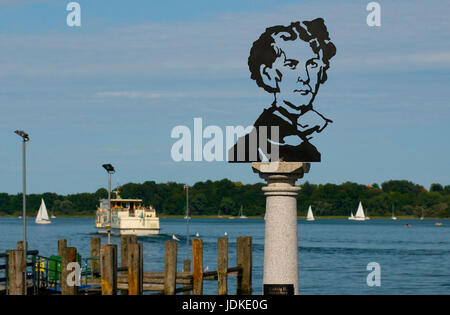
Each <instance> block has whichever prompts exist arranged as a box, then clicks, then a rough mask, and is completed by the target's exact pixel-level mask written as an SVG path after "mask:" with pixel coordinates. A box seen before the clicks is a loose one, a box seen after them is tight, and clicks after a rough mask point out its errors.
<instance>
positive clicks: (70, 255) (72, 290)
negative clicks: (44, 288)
mask: <svg viewBox="0 0 450 315" xmlns="http://www.w3.org/2000/svg"><path fill="white" fill-rule="evenodd" d="M61 250H62V256H61V279H60V286H61V294H62V295H77V294H78V287H77V286H76V285H70V284H69V283H68V279H67V278H68V276H69V274H70V273H72V272H73V271H74V270H70V269H69V270H67V265H68V264H69V263H72V262H77V249H76V248H75V247H66V248H63V249H61ZM75 277H76V275H75ZM72 280H73V281H74V282H76V281H77V279H72Z"/></svg>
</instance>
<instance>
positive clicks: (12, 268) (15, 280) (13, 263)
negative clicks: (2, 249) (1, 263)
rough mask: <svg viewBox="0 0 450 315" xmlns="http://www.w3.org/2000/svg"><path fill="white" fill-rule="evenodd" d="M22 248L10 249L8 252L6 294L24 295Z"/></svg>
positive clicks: (24, 281)
mask: <svg viewBox="0 0 450 315" xmlns="http://www.w3.org/2000/svg"><path fill="white" fill-rule="evenodd" d="M25 263H26V260H25V257H24V252H23V250H11V251H9V253H8V294H9V295H25V287H26V280H25V268H26V267H25V266H26V264H25Z"/></svg>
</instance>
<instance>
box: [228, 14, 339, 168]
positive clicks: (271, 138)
mask: <svg viewBox="0 0 450 315" xmlns="http://www.w3.org/2000/svg"><path fill="white" fill-rule="evenodd" d="M335 54H336V47H335V46H334V44H333V43H332V42H331V41H330V38H329V35H328V31H327V28H326V26H325V24H324V21H323V19H321V18H317V19H315V20H312V21H303V22H294V23H291V25H289V26H281V25H278V26H273V27H269V28H267V29H266V31H265V32H264V33H263V34H261V36H260V37H259V39H258V40H257V41H255V42H254V43H253V46H252V48H251V50H250V56H249V58H248V66H249V69H250V72H251V78H252V79H253V80H255V81H256V84H257V85H258V86H259V87H261V88H263V89H264V90H265V91H267V92H268V93H271V94H273V96H274V100H273V103H272V105H271V106H269V107H268V108H266V109H264V111H263V112H262V114H261V115H260V116H259V117H258V119H257V120H256V121H255V123H254V124H253V127H254V128H253V129H252V131H251V132H250V133H248V134H247V135H245V136H242V137H240V138H239V139H238V140H237V142H236V144H235V145H234V146H233V147H231V148H230V150H229V151H228V161H229V162H254V161H258V162H261V161H266V162H274V161H284V162H320V160H321V155H320V152H319V151H318V150H317V149H316V147H315V146H314V145H313V144H312V143H311V142H310V140H311V139H312V138H313V137H314V136H315V135H316V134H318V133H321V132H322V131H323V130H324V129H325V128H326V127H327V126H328V125H329V124H330V123H332V120H330V119H329V118H327V117H325V116H324V115H323V114H321V113H320V112H318V111H317V110H316V109H315V108H314V106H313V102H314V99H315V97H316V95H317V93H318V91H319V87H320V85H321V84H323V83H325V81H326V80H327V70H328V69H329V67H330V59H331V58H332V57H333V56H334V55H335Z"/></svg>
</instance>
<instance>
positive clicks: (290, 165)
mask: <svg viewBox="0 0 450 315" xmlns="http://www.w3.org/2000/svg"><path fill="white" fill-rule="evenodd" d="M309 167H310V164H309V163H301V162H278V163H277V162H272V163H259V162H258V163H257V162H254V163H252V168H253V171H254V172H255V173H258V174H259V176H260V177H261V178H263V179H264V180H265V181H266V182H267V186H265V187H263V189H262V190H263V191H264V194H265V195H266V215H265V225H266V227H265V229H266V230H265V242H264V279H263V283H264V292H266V293H267V294H287V293H294V294H298V232H297V199H296V197H297V193H298V191H299V190H300V187H296V186H295V182H296V180H297V179H299V178H302V177H303V175H304V174H305V173H307V172H308V171H309ZM289 285H291V286H292V285H293V292H292V291H291V292H289V291H290V289H291V288H292V287H291V288H289Z"/></svg>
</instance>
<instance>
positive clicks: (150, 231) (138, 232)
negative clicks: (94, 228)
mask: <svg viewBox="0 0 450 315" xmlns="http://www.w3.org/2000/svg"><path fill="white" fill-rule="evenodd" d="M159 231H160V229H112V232H113V233H114V234H117V235H136V236H149V235H158V234H159Z"/></svg>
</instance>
